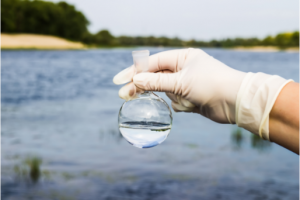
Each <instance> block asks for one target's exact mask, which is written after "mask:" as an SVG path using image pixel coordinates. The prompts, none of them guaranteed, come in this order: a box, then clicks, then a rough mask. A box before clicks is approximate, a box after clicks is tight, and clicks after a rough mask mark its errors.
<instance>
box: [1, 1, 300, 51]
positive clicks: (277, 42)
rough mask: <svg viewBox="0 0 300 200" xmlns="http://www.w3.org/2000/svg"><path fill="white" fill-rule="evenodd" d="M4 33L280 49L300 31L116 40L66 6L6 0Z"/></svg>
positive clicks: (103, 42) (120, 39) (120, 42)
mask: <svg viewBox="0 0 300 200" xmlns="http://www.w3.org/2000/svg"><path fill="white" fill-rule="evenodd" d="M1 13H2V14H1V32H3V33H35V34H46V35H55V36H59V37H63V38H66V39H69V40H75V41H81V42H83V43H85V44H88V45H91V46H104V47H115V46H165V47H186V46H189V47H224V48H230V47H236V46H244V47H250V46H277V47H280V48H287V47H299V31H295V32H292V33H280V34H277V35H276V36H267V37H266V38H264V39H259V38H233V39H231V38H228V39H221V40H211V41H200V40H188V41H186V40H181V39H180V38H176V37H175V38H168V37H154V36H148V37H141V36H137V37H132V36H124V35H123V36H113V35H112V34H111V33H110V32H109V31H108V30H101V31H99V32H98V33H96V34H92V33H90V32H89V31H88V28H87V26H88V25H89V21H88V20H87V18H86V17H85V16H84V14H83V13H82V12H80V11H78V10H77V9H76V8H75V7H74V6H73V5H70V4H68V3H66V2H58V3H53V2H47V1H40V0H2V2H1Z"/></svg>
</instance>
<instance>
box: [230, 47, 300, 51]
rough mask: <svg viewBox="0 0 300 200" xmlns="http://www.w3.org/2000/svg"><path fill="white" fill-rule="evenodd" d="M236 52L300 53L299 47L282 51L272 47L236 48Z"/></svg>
mask: <svg viewBox="0 0 300 200" xmlns="http://www.w3.org/2000/svg"><path fill="white" fill-rule="evenodd" d="M232 49H233V50H235V51H251V52H278V51H284V52H299V47H291V48H287V49H280V48H278V47H272V46H253V47H234V48H232Z"/></svg>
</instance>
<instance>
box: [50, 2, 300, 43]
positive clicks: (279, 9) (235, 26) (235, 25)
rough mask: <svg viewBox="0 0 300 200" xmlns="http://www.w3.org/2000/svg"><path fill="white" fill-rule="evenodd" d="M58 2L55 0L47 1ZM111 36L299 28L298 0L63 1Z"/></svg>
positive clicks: (220, 34) (210, 35)
mask: <svg viewBox="0 0 300 200" xmlns="http://www.w3.org/2000/svg"><path fill="white" fill-rule="evenodd" d="M51 1H53V2H58V1H59V0H51ZM64 1H66V2H67V3H69V4H73V5H75V7H76V8H77V10H80V11H82V12H83V13H84V15H85V16H86V17H87V18H88V20H89V21H90V23H91V24H90V25H89V31H90V32H92V33H96V32H98V31H99V30H102V29H108V30H109V31H110V32H111V33H112V34H113V35H114V36H120V35H129V36H150V35H153V36H167V37H179V38H182V39H197V40H211V39H223V38H228V37H230V38H233V37H259V38H263V37H265V36H267V35H275V34H277V33H279V32H288V31H295V30H299V1H298V0H181V1H179V0H148V1H145V0H126V1H124V0H106V1H103V0H64Z"/></svg>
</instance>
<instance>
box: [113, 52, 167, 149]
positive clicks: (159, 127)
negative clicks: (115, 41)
mask: <svg viewBox="0 0 300 200" xmlns="http://www.w3.org/2000/svg"><path fill="white" fill-rule="evenodd" d="M148 57H149V51H138V52H136V51H135V52H133V60H134V65H135V67H136V71H137V73H141V72H145V71H147V70H148ZM172 120H173V118H172V112H171V110H170V108H169V106H168V104H167V103H166V102H165V101H164V100H163V99H162V98H160V97H159V96H157V95H156V94H154V93H152V92H148V91H145V92H144V93H142V94H139V95H138V96H137V98H135V99H133V100H131V101H126V102H125V103H124V104H123V105H122V107H121V109H120V112H119V129H120V132H121V134H122V135H123V137H124V138H125V139H126V140H127V141H128V142H129V143H130V144H132V145H133V146H135V147H138V148H150V147H154V146H156V145H158V144H161V143H162V142H163V141H165V139H166V138H167V137H168V135H169V133H170V131H171V127H172Z"/></svg>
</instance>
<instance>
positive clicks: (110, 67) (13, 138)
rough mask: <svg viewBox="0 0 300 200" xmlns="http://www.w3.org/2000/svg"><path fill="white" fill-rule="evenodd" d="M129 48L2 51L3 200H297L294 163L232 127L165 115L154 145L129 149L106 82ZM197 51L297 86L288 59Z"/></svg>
mask: <svg viewBox="0 0 300 200" xmlns="http://www.w3.org/2000/svg"><path fill="white" fill-rule="evenodd" d="M132 50H133V49H112V50H88V51H2V63H1V64H2V69H1V73H2V75H1V78H2V81H1V85H2V87H1V90H2V92H1V102H2V114H1V115H2V116H1V117H2V119H1V123H2V130H1V135H2V140H1V145H2V159H1V167H2V171H1V175H2V186H1V189H2V193H1V196H2V198H3V199H38V200H43V199H46V200H47V199H164V200H167V199H209V200H211V199H298V198H299V196H298V191H299V180H298V177H299V172H298V170H299V162H298V161H299V160H298V156H297V155H295V154H294V153H291V152H289V151H288V150H286V149H284V148H282V147H280V146H277V145H276V144H272V143H270V142H266V141H262V140H260V139H259V138H257V137H254V136H253V135H251V134H250V133H249V132H247V131H245V130H241V129H237V127H236V126H233V125H221V124H216V123H214V122H212V121H210V120H208V119H205V118H204V117H202V116H200V115H197V114H187V113H174V112H173V118H174V119H173V126H172V130H171V132H170V135H169V136H168V138H167V140H166V141H165V142H164V143H163V144H161V145H159V146H157V147H154V148H151V149H138V148H136V147H133V146H131V145H130V144H128V143H127V142H126V141H125V139H124V138H123V137H122V136H121V135H120V133H119V130H118V124H117V119H118V112H119V108H120V107H121V105H122V103H123V100H121V99H119V97H118V90H119V88H120V87H121V86H116V85H114V84H113V83H112V78H113V76H114V75H115V74H117V73H118V72H119V71H120V70H122V69H124V68H126V67H128V66H130V65H131V64H132V58H131V51H132ZM163 50H167V49H155V48H153V49H150V52H151V54H153V53H157V52H159V51H163ZM204 50H205V51H206V52H207V53H209V54H210V55H212V56H214V57H215V58H217V59H219V60H221V61H222V62H224V63H226V64H227V65H229V66H231V67H233V68H235V69H238V70H242V71H245V72H248V71H252V72H258V71H261V72H265V73H270V74H278V75H280V76H283V77H284V78H291V79H294V80H295V81H299V77H298V74H299V69H298V66H299V56H298V54H297V53H285V52H276V53H255V52H236V51H230V50H219V49H204ZM158 94H159V95H160V96H161V97H163V98H164V99H165V100H166V101H167V103H168V104H169V105H170V100H169V99H168V98H167V97H166V95H164V94H163V93H158Z"/></svg>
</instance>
